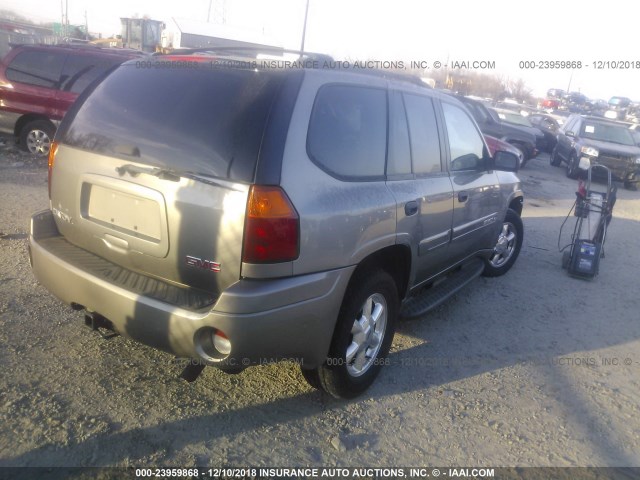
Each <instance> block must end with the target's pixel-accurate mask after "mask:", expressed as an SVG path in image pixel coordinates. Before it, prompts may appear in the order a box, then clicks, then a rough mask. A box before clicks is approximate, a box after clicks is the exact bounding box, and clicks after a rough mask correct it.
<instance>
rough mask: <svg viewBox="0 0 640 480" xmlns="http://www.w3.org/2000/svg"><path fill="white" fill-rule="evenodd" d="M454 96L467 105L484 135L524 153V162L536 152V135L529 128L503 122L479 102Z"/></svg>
mask: <svg viewBox="0 0 640 480" xmlns="http://www.w3.org/2000/svg"><path fill="white" fill-rule="evenodd" d="M456 98H457V99H458V100H460V101H461V102H462V103H463V104H464V106H465V107H467V109H468V110H469V112H470V113H471V115H472V116H473V118H474V119H475V121H476V122H477V123H478V126H479V127H480V130H481V131H482V133H483V134H484V135H491V136H492V137H496V138H499V139H500V140H502V141H504V142H507V143H510V144H511V145H513V146H514V147H516V148H517V149H518V150H520V151H521V152H522V154H523V155H524V162H525V163H526V162H527V161H529V160H530V159H532V158H534V157H535V156H536V155H537V154H538V150H537V148H536V135H535V133H533V132H532V131H531V130H530V129H529V128H526V127H521V126H518V125H513V124H510V123H507V122H503V121H502V120H501V119H500V118H499V116H498V115H497V114H496V113H495V112H494V111H493V110H492V109H490V108H487V107H486V106H485V105H483V104H482V103H481V102H478V101H476V100H473V99H470V98H467V97H462V96H457V97H456ZM523 166H524V165H523Z"/></svg>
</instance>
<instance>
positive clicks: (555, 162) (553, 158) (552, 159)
mask: <svg viewBox="0 0 640 480" xmlns="http://www.w3.org/2000/svg"><path fill="white" fill-rule="evenodd" d="M561 161H562V160H561V159H560V157H559V156H558V146H557V145H556V146H555V148H554V149H553V150H551V155H550V156H549V163H550V164H551V166H552V167H559V166H560V162H561Z"/></svg>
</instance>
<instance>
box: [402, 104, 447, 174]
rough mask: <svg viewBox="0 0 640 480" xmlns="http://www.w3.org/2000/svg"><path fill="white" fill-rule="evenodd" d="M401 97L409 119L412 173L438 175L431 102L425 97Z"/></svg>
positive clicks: (434, 116) (436, 127) (437, 153)
mask: <svg viewBox="0 0 640 480" xmlns="http://www.w3.org/2000/svg"><path fill="white" fill-rule="evenodd" d="M403 97H404V105H405V108H406V110H407V118H408V119H409V135H410V136H411V158H412V160H413V172H414V173H416V174H418V175H420V174H429V173H439V172H441V171H442V166H441V163H440V138H439V136H438V124H437V123H436V114H435V111H434V109H433V101H432V100H431V99H430V98H427V97H423V96H420V95H411V94H406V93H405V94H403Z"/></svg>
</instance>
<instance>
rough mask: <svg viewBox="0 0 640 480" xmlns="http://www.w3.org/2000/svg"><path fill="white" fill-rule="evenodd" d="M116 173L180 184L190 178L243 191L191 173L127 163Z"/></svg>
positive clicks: (117, 169) (118, 168) (117, 168)
mask: <svg viewBox="0 0 640 480" xmlns="http://www.w3.org/2000/svg"><path fill="white" fill-rule="evenodd" d="M116 172H118V175H120V176H123V175H124V174H125V173H128V174H129V175H131V176H132V177H137V176H138V175H140V174H141V173H144V174H147V175H153V176H154V177H158V178H159V179H161V180H170V181H172V182H179V181H180V178H181V177H184V178H188V179H190V180H195V181H197V182H202V183H206V184H208V185H215V186H216V187H222V188H227V189H229V190H236V191H241V190H240V189H238V188H234V187H233V186H230V185H226V184H224V183H221V182H216V181H215V180H213V179H211V178H210V177H208V176H204V175H197V174H194V173H191V172H178V171H176V170H171V169H169V168H158V167H140V166H138V165H133V164H131V163H127V164H125V165H122V166H121V167H116Z"/></svg>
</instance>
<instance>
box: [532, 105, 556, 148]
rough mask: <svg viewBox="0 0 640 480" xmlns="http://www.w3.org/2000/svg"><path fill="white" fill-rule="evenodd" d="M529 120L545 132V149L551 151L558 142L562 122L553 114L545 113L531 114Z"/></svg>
mask: <svg viewBox="0 0 640 480" xmlns="http://www.w3.org/2000/svg"><path fill="white" fill-rule="evenodd" d="M527 120H529V122H531V124H532V125H533V126H534V127H537V128H538V129H540V131H541V132H542V133H543V134H544V138H545V148H544V151H546V152H549V153H551V152H552V151H553V149H554V148H555V146H556V143H557V142H558V140H557V136H558V130H560V123H559V122H558V120H557V119H556V118H554V117H552V116H551V115H545V114H544V113H535V114H533V115H529V116H528V117H527Z"/></svg>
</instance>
